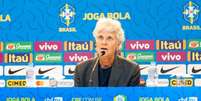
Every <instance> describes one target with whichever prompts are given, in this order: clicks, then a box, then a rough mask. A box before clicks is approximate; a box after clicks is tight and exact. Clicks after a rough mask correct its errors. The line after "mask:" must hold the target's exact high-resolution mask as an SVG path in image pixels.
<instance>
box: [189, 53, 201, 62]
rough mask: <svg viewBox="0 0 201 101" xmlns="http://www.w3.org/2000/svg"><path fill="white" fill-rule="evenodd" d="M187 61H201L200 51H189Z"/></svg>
mask: <svg viewBox="0 0 201 101" xmlns="http://www.w3.org/2000/svg"><path fill="white" fill-rule="evenodd" d="M188 61H192V62H199V61H201V51H189V52H188Z"/></svg>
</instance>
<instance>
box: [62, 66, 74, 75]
mask: <svg viewBox="0 0 201 101" xmlns="http://www.w3.org/2000/svg"><path fill="white" fill-rule="evenodd" d="M75 67H76V65H66V66H65V67H64V71H65V72H64V75H74V73H75Z"/></svg>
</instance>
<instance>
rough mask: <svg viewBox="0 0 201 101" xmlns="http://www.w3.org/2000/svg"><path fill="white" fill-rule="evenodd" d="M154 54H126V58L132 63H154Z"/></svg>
mask: <svg viewBox="0 0 201 101" xmlns="http://www.w3.org/2000/svg"><path fill="white" fill-rule="evenodd" d="M154 55H155V54H154V52H126V53H125V56H126V58H127V59H128V60H130V61H135V62H152V61H154V60H155V59H154V57H155V56H154Z"/></svg>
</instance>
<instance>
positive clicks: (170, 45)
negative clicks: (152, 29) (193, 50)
mask: <svg viewBox="0 0 201 101" xmlns="http://www.w3.org/2000/svg"><path fill="white" fill-rule="evenodd" d="M156 49H157V50H185V49H186V40H156Z"/></svg>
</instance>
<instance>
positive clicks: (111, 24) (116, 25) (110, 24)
mask: <svg viewBox="0 0 201 101" xmlns="http://www.w3.org/2000/svg"><path fill="white" fill-rule="evenodd" d="M109 28H110V29H109ZM111 28H112V29H111ZM103 29H109V30H112V31H115V32H116V35H117V40H118V41H119V42H120V47H119V49H120V48H121V47H122V43H123V42H124V40H125V38H124V30H123V28H122V27H121V23H120V22H119V21H118V20H113V19H110V18H100V19H99V20H98V21H97V23H96V27H95V29H94V30H93V36H94V38H96V33H98V32H99V31H100V30H103Z"/></svg>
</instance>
